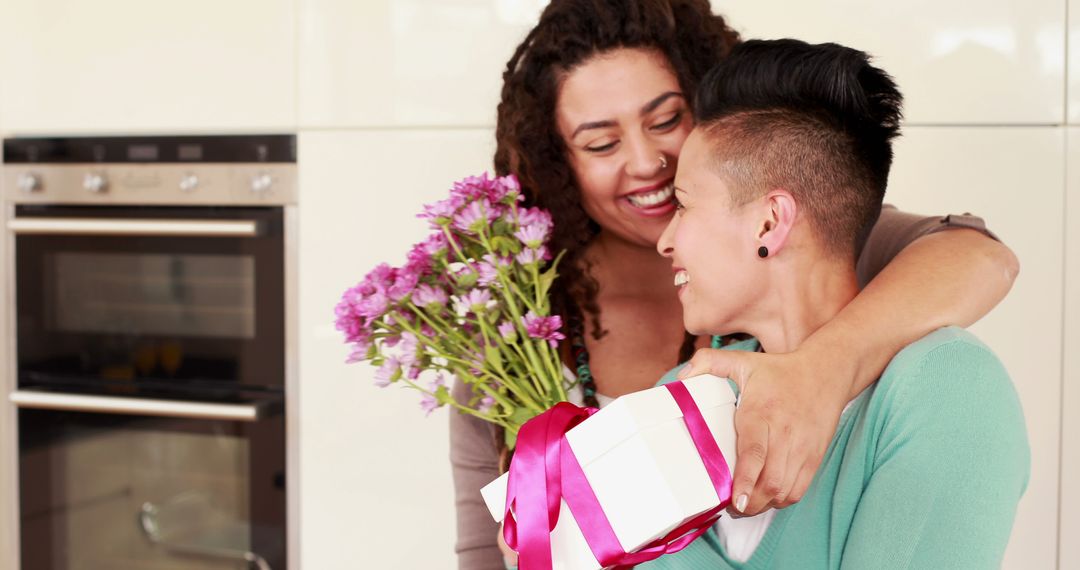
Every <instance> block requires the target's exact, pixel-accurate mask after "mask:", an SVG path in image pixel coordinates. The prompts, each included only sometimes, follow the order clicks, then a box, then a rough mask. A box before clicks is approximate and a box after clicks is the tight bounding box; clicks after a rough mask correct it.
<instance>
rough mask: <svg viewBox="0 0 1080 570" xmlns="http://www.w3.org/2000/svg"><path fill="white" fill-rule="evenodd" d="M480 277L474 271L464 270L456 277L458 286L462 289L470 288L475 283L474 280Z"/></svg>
mask: <svg viewBox="0 0 1080 570" xmlns="http://www.w3.org/2000/svg"><path fill="white" fill-rule="evenodd" d="M479 278H480V276H478V275H477V274H476V272H475V271H466V272H464V273H462V274H460V275H458V276H457V277H456V281H457V284H458V286H460V287H462V288H463V289H471V288H472V287H473V286H474V285H476V281H477V280H478V279H479Z"/></svg>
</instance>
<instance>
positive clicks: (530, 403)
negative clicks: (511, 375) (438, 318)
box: [391, 311, 544, 411]
mask: <svg viewBox="0 0 1080 570" xmlns="http://www.w3.org/2000/svg"><path fill="white" fill-rule="evenodd" d="M391 316H393V317H394V322H395V323H397V324H399V325H400V326H401V327H402V329H404V330H405V331H408V333H411V334H413V336H415V337H416V338H417V340H418V341H420V342H422V343H423V344H424V345H427V347H430V348H432V349H434V350H435V352H437V353H438V356H440V357H442V358H446V361H447V362H454V363H458V364H460V365H461V366H464V367H467V368H477V369H480V370H481V372H483V374H484V375H486V376H487V377H488V378H490V379H491V380H495V381H497V382H499V383H505V382H504V379H503V378H500V377H498V376H495V375H492V374H491V372H489V371H487V370H485V369H484V365H483V364H478V365H477V363H472V362H469V361H465V359H462V358H459V357H457V356H453V355H450V354H447V353H446V352H445V351H443V350H442V347H440V345H438V343H436V342H432V341H431V340H430V339H428V338H427V337H424V336H423V335H420V334H419V331H418V330H417V329H416V328H414V327H413V326H410V325H409V324H408V322H407V321H405V320H404V318H399V316H400V315H399V314H397V312H396V311H395V312H392V313H391ZM508 388H509V386H508ZM518 392H519V391H514V393H515V395H516V396H517V397H519V398H521V399H522V403H524V404H525V405H526V406H529V407H531V408H534V409H539V410H540V411H543V409H544V408H541V407H540V404H538V403H537V402H536V401H534V399H532V398H531V396H530V395H529V394H528V393H524V394H523V393H518ZM492 395H495V394H492ZM496 397H500V396H498V395H496ZM504 402H505V403H507V404H510V402H509V401H504Z"/></svg>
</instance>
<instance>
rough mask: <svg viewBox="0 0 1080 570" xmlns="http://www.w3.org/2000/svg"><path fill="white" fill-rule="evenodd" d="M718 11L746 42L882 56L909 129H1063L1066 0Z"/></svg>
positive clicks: (857, 1)
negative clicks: (801, 43)
mask: <svg viewBox="0 0 1080 570" xmlns="http://www.w3.org/2000/svg"><path fill="white" fill-rule="evenodd" d="M713 8H714V9H715V10H716V11H717V12H719V13H721V14H724V15H727V16H729V17H730V21H731V23H732V24H733V25H734V27H735V28H736V29H738V30H739V31H740V32H742V34H743V37H745V38H782V37H791V38H798V39H801V40H805V41H809V42H815V43H816V42H837V43H841V44H845V45H848V46H851V47H854V48H857V49H860V50H863V51H866V52H868V53H870V54H872V55H874V56H875V60H876V62H877V64H879V65H880V66H882V67H883V68H884V69H885V70H887V71H888V72H889V73H891V74H892V75H893V76H894V77H895V78H896V80H897V82H898V83H899V85H900V90H901V91H902V92H903V93H904V95H905V97H906V99H907V104H906V105H905V113H904V114H905V116H906V117H907V121H908V123H909V124H946V125H953V124H972V123H990V124H1042V123H1046V124H1058V123H1062V122H1063V121H1064V117H1065V110H1064V99H1063V97H1062V93H1063V91H1064V89H1065V59H1064V58H1065V3H1064V2H1063V1H1062V0H1023V1H1022V0H951V1H949V2H939V1H936V0H909V1H907V2H896V1H895V0H806V1H802V2H791V1H789V0H713ZM1074 65H1076V64H1075V63H1074Z"/></svg>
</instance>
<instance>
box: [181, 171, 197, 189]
mask: <svg viewBox="0 0 1080 570" xmlns="http://www.w3.org/2000/svg"><path fill="white" fill-rule="evenodd" d="M198 187H199V177H198V176H195V175H194V174H185V175H183V176H182V177H180V191H181V192H194V191H195V189H196V188H198Z"/></svg>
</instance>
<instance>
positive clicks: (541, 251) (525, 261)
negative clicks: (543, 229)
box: [516, 246, 551, 265]
mask: <svg viewBox="0 0 1080 570" xmlns="http://www.w3.org/2000/svg"><path fill="white" fill-rule="evenodd" d="M516 257H517V260H518V263H520V264H522V265H529V264H530V263H540V262H541V261H546V260H548V259H551V254H549V253H548V250H547V247H546V246H540V247H539V248H537V249H523V250H521V253H519V254H517V256H516Z"/></svg>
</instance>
